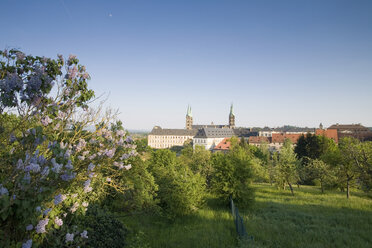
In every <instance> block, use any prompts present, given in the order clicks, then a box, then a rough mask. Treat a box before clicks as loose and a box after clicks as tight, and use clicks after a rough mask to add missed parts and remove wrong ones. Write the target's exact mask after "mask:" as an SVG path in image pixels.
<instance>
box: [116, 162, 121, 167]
mask: <svg viewBox="0 0 372 248" xmlns="http://www.w3.org/2000/svg"><path fill="white" fill-rule="evenodd" d="M114 165H115V166H118V167H119V166H123V162H114Z"/></svg>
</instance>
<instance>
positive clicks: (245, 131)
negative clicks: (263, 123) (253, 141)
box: [233, 127, 258, 137]
mask: <svg viewBox="0 0 372 248" xmlns="http://www.w3.org/2000/svg"><path fill="white" fill-rule="evenodd" d="M233 130H234V134H235V136H238V137H250V136H257V135H258V132H252V131H251V129H250V128H242V127H240V128H234V129H233Z"/></svg>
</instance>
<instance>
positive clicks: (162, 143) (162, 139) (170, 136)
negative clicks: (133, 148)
mask: <svg viewBox="0 0 372 248" xmlns="http://www.w3.org/2000/svg"><path fill="white" fill-rule="evenodd" d="M197 131H198V130H193V129H191V130H188V129H163V128H161V127H159V126H155V127H154V128H153V129H152V131H151V132H150V134H149V135H148V146H150V147H152V148H157V149H164V148H171V147H173V146H183V144H184V143H185V141H187V140H192V139H193V138H194V136H195V135H196V133H197Z"/></svg>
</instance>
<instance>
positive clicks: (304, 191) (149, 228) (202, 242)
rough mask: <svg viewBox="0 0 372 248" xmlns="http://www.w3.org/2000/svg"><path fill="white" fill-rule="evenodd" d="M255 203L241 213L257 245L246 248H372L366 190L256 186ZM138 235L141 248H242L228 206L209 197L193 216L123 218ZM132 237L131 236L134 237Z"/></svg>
mask: <svg viewBox="0 0 372 248" xmlns="http://www.w3.org/2000/svg"><path fill="white" fill-rule="evenodd" d="M254 187H255V189H256V202H255V205H254V206H253V207H252V208H251V209H249V210H244V209H240V214H241V215H242V217H243V218H244V222H245V226H246V229H247V232H248V234H249V235H252V236H253V237H254V242H253V243H249V244H248V246H247V247H358V248H359V247H372V197H371V196H370V195H367V194H365V193H362V192H354V194H353V193H352V197H351V198H350V199H349V200H347V199H346V196H345V193H342V192H336V191H329V192H326V193H325V194H322V193H321V192H320V190H319V188H316V187H312V186H301V187H300V188H295V196H294V197H293V196H291V194H290V192H289V191H283V190H278V189H277V188H276V187H275V186H270V185H268V184H255V185H254ZM122 220H123V222H124V223H125V224H126V225H127V226H128V227H129V229H130V230H132V232H131V233H132V235H134V233H137V234H138V233H143V236H142V237H141V240H142V241H141V242H143V243H142V244H139V247H141V246H145V245H147V247H153V248H157V247H159V248H160V247H162V248H163V247H179V248H186V247H191V248H199V247H200V248H207V247H211V248H212V247H213V248H219V247H221V248H222V247H239V246H241V244H240V245H239V243H238V240H237V234H236V231H235V226H234V224H233V219H232V216H231V213H230V209H229V208H228V207H227V206H226V207H224V206H219V205H218V204H216V200H215V199H208V200H207V201H206V204H205V206H204V207H203V208H202V209H200V210H199V211H197V212H196V213H195V214H193V215H191V216H185V217H182V218H178V219H176V220H175V221H174V222H169V221H167V220H165V219H163V218H160V217H157V216H153V215H150V214H139V215H133V216H126V217H123V218H122ZM132 239H133V237H132Z"/></svg>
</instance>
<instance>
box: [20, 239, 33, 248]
mask: <svg viewBox="0 0 372 248" xmlns="http://www.w3.org/2000/svg"><path fill="white" fill-rule="evenodd" d="M31 247H32V239H29V240H27V241H26V243H23V244H22V248H31Z"/></svg>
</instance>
